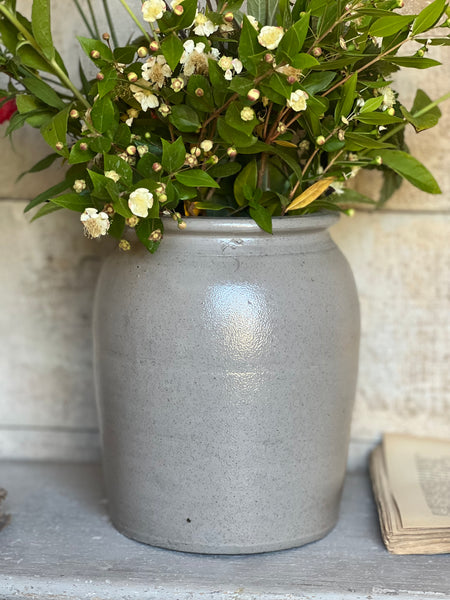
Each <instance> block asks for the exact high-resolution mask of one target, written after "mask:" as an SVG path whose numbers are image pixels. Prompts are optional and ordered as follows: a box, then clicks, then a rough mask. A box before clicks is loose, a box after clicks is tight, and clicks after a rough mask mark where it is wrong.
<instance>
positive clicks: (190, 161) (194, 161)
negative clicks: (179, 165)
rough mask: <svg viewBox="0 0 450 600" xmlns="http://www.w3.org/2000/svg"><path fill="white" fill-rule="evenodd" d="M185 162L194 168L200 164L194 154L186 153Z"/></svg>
mask: <svg viewBox="0 0 450 600" xmlns="http://www.w3.org/2000/svg"><path fill="white" fill-rule="evenodd" d="M184 164H185V165H187V166H188V167H191V169H192V168H193V167H196V166H197V165H198V160H197V158H196V157H195V156H192V154H186V157H185V161H184Z"/></svg>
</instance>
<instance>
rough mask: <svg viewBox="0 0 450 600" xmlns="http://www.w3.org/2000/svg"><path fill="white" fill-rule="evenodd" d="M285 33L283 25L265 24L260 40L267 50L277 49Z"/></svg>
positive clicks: (259, 36)
mask: <svg viewBox="0 0 450 600" xmlns="http://www.w3.org/2000/svg"><path fill="white" fill-rule="evenodd" d="M283 35H284V29H283V28H282V27H273V26H271V25H265V26H264V27H263V28H262V29H261V31H260V34H259V35H258V42H259V43H260V44H261V46H264V48H267V50H275V48H278V44H279V43H280V42H281V40H282V38H283Z"/></svg>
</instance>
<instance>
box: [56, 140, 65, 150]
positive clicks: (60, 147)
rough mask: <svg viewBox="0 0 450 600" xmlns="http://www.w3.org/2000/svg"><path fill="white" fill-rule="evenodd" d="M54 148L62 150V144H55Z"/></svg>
mask: <svg viewBox="0 0 450 600" xmlns="http://www.w3.org/2000/svg"><path fill="white" fill-rule="evenodd" d="M55 148H56V149H57V150H60V151H61V150H63V149H64V144H63V143H62V142H56V144H55Z"/></svg>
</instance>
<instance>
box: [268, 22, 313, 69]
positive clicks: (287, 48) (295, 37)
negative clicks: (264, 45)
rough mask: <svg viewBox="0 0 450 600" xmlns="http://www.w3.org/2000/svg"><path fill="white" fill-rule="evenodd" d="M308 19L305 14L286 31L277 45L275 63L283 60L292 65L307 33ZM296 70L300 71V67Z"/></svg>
mask: <svg viewBox="0 0 450 600" xmlns="http://www.w3.org/2000/svg"><path fill="white" fill-rule="evenodd" d="M309 18H310V13H305V14H304V15H303V16H302V17H301V18H300V20H299V21H297V22H296V23H294V25H292V27H290V28H289V29H288V30H287V31H286V33H285V34H284V36H283V37H282V39H281V42H280V43H279V45H278V49H277V53H276V59H277V62H280V61H281V60H283V59H285V60H286V61H287V62H288V63H289V64H292V61H293V59H294V57H295V56H296V55H298V54H299V52H301V50H302V48H303V44H304V43H305V39H306V35H307V33H308V28H309ZM316 62H317V61H316ZM296 68H299V69H300V68H302V67H296Z"/></svg>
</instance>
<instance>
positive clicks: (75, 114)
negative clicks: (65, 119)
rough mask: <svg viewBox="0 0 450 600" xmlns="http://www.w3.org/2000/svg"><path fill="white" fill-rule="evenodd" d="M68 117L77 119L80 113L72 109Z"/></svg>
mask: <svg viewBox="0 0 450 600" xmlns="http://www.w3.org/2000/svg"><path fill="white" fill-rule="evenodd" d="M69 116H70V118H71V119H78V118H79V117H80V113H79V112H78V111H77V109H76V108H72V110H71V111H70V113H69Z"/></svg>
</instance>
